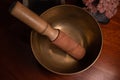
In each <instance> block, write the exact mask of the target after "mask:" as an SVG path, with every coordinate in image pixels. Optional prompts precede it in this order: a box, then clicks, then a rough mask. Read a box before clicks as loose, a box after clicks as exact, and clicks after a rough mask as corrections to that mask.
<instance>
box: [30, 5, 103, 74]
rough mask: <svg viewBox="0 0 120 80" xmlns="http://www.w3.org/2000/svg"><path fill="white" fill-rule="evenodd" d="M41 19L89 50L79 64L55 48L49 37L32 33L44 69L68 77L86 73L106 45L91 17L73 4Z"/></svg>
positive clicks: (64, 6) (37, 54)
mask: <svg viewBox="0 0 120 80" xmlns="http://www.w3.org/2000/svg"><path fill="white" fill-rule="evenodd" d="M41 17H42V18H43V19H44V20H46V21H47V22H48V23H49V24H50V25H52V27H54V28H56V29H60V30H62V31H63V32H65V33H66V34H67V35H69V36H71V37H72V38H74V39H75V40H76V41H77V42H79V43H80V44H81V45H82V46H84V47H85V48H86V55H85V56H84V58H83V59H81V60H79V61H77V60H75V59H74V58H72V57H71V56H69V55H68V54H67V53H65V52H64V51H63V50H61V49H60V48H58V47H56V46H55V45H53V44H52V43H51V42H50V41H49V39H48V38H47V37H46V36H43V35H41V34H38V33H37V32H35V31H32V32H31V47H32V50H33V54H34V56H35V58H36V59H37V60H38V62H39V63H40V64H41V65H42V66H44V67H45V68H46V69H48V70H50V71H52V72H54V73H58V74H63V75H65V74H74V73H77V72H82V71H84V70H86V69H87V68H89V67H90V66H91V65H92V64H93V63H94V62H95V61H96V59H97V58H98V56H99V54H100V50H101V46H102V34H101V31H100V28H99V25H98V24H97V22H96V21H95V20H94V18H93V17H92V16H91V15H89V14H88V13H87V12H86V11H84V10H83V9H81V8H79V7H76V6H73V5H60V6H55V7H53V8H50V9H48V10H47V11H45V12H44V13H43V14H41Z"/></svg>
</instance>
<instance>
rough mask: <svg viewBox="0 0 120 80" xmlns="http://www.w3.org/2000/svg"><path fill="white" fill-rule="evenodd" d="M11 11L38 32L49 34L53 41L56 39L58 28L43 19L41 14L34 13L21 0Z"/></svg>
mask: <svg viewBox="0 0 120 80" xmlns="http://www.w3.org/2000/svg"><path fill="white" fill-rule="evenodd" d="M10 11H11V14H12V15H13V16H15V17H16V18H18V19H19V20H21V21H22V22H24V23H26V24H27V25H28V26H30V27H31V28H32V29H34V30H36V31H37V32H38V33H41V34H43V35H46V36H48V37H49V38H50V40H51V41H52V40H54V39H56V37H57V35H58V30H56V29H54V28H52V27H51V26H50V25H49V24H48V23H47V22H46V21H44V20H43V19H41V17H40V16H38V15H36V14H35V13H33V12H32V11H31V10H29V9H28V8H26V7H25V6H24V5H22V4H21V3H20V2H18V1H17V2H16V3H15V4H14V5H13V6H12V8H11V10H10Z"/></svg>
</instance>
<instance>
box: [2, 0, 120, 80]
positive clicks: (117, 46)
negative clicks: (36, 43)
mask: <svg viewBox="0 0 120 80" xmlns="http://www.w3.org/2000/svg"><path fill="white" fill-rule="evenodd" d="M8 1H9V0H8ZM6 6H7V5H5V4H4V5H3V3H2V1H0V10H1V12H0V80H120V76H119V75H120V21H119V20H120V6H118V12H117V14H116V15H115V16H114V17H113V18H112V19H111V21H110V23H109V24H107V25H103V24H100V27H101V30H102V33H103V48H102V50H101V55H100V57H99V59H98V60H97V62H96V63H95V64H94V65H93V66H92V67H91V68H89V69H88V70H86V71H84V72H83V73H79V74H75V75H70V76H63V75H57V74H54V73H51V72H49V71H48V70H46V69H44V68H43V67H42V66H41V65H40V64H39V63H38V62H37V61H36V59H35V58H34V56H33V54H32V51H31V47H30V42H29V38H30V31H31V29H30V28H28V27H27V26H26V25H25V24H23V23H22V22H20V21H18V20H17V19H15V18H14V17H12V16H11V15H10V14H9V13H8V11H7V7H6Z"/></svg>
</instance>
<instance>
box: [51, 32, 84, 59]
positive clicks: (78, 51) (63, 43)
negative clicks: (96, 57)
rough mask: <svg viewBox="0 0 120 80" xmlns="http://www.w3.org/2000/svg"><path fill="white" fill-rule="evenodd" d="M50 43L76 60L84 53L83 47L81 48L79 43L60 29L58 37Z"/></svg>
mask: <svg viewBox="0 0 120 80" xmlns="http://www.w3.org/2000/svg"><path fill="white" fill-rule="evenodd" d="M52 43H53V44H55V45H56V46H58V47H60V48H61V49H63V50H64V51H66V52H67V53H68V54H70V55H71V56H72V57H74V58H75V59H77V60H80V59H82V58H83V56H84V55H85V48H83V47H82V46H81V45H80V44H79V43H76V42H75V40H73V39H71V38H70V37H69V36H68V35H66V34H65V33H64V32H62V31H59V35H58V37H57V38H56V39H55V40H54V41H53V42H52Z"/></svg>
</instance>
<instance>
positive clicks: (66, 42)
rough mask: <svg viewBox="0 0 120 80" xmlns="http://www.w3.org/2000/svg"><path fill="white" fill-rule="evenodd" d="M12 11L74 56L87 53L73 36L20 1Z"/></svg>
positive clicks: (76, 57)
mask: <svg viewBox="0 0 120 80" xmlns="http://www.w3.org/2000/svg"><path fill="white" fill-rule="evenodd" d="M10 13H11V14H12V15H13V16H14V17H16V18H18V19H19V20H21V21H22V22H24V23H26V24H27V25H28V26H30V27H31V28H32V29H34V30H35V31H37V32H38V33H40V34H43V35H45V36H47V37H48V38H49V39H50V40H51V42H52V43H53V44H55V45H56V46H58V47H59V48H61V49H62V50H64V51H66V53H68V54H69V55H71V56H72V57H73V58H75V59H77V60H80V59H82V58H83V57H84V55H85V48H84V47H82V46H81V45H80V44H79V43H77V42H75V41H74V40H73V39H72V38H71V37H69V36H68V35H66V34H65V33H64V32H62V31H61V30H58V29H54V28H52V27H51V26H50V25H49V24H48V23H47V22H46V21H44V20H43V19H42V18H40V16H38V15H36V14H35V13H33V12H32V11H31V10H29V9H28V8H26V7H25V6H24V5H22V4H21V3H20V2H18V1H17V2H15V3H14V5H12V7H11V8H10Z"/></svg>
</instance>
